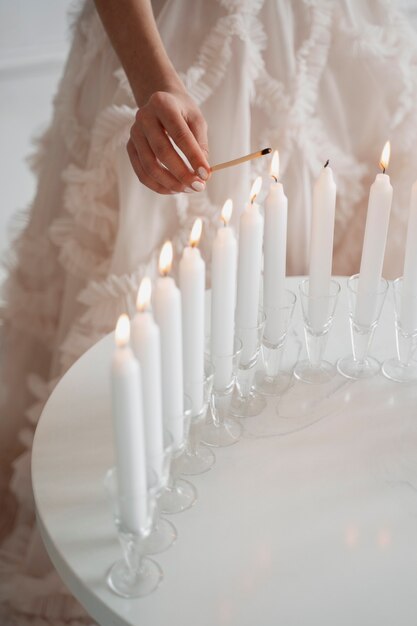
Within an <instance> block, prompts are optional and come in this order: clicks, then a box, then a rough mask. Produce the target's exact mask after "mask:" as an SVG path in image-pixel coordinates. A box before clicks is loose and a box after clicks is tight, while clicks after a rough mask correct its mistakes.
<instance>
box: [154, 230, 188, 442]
mask: <svg viewBox="0 0 417 626" xmlns="http://www.w3.org/2000/svg"><path fill="white" fill-rule="evenodd" d="M172 256H173V251H172V244H171V242H170V241H167V242H166V243H165V244H164V245H163V247H162V250H161V254H160V257H159V271H160V273H161V277H160V278H158V280H157V282H156V285H155V292H154V305H155V319H156V321H157V324H158V326H159V330H160V332H161V367H162V413H163V421H164V425H165V428H166V429H167V430H168V432H169V433H170V434H171V436H172V439H173V442H174V445H175V446H176V447H180V446H181V445H182V444H183V436H184V425H183V420H184V397H183V393H184V386H183V360H182V322H181V294H180V291H179V289H178V288H177V286H176V285H175V282H174V280H173V278H171V277H170V276H168V274H169V272H170V270H171V265H172Z"/></svg>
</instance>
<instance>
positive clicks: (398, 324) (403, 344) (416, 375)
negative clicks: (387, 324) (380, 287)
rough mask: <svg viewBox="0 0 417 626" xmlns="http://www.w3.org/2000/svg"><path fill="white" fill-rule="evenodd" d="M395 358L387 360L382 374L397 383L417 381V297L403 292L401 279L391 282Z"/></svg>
mask: <svg viewBox="0 0 417 626" xmlns="http://www.w3.org/2000/svg"><path fill="white" fill-rule="evenodd" d="M393 291H394V309H395V338H396V346H397V356H396V357H393V358H392V359H388V360H387V361H385V362H384V364H383V366H382V373H383V374H384V376H386V377H387V378H389V379H390V380H395V381H396V382H399V383H408V382H414V381H416V380H417V362H416V361H415V359H416V356H417V295H416V294H414V293H408V292H406V291H404V282H403V278H402V277H401V278H397V279H396V280H394V282H393Z"/></svg>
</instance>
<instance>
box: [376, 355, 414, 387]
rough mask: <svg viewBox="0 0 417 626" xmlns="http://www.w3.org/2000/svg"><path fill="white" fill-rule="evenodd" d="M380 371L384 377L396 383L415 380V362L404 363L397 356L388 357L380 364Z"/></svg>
mask: <svg viewBox="0 0 417 626" xmlns="http://www.w3.org/2000/svg"><path fill="white" fill-rule="evenodd" d="M382 373H383V374H384V376H385V377H386V378H389V379H390V380H394V381H395V382H397V383H411V382H415V381H416V380H417V363H416V362H414V364H413V363H411V364H408V365H405V364H404V363H401V361H400V360H399V359H397V358H392V359H388V361H385V362H384V364H383V366H382Z"/></svg>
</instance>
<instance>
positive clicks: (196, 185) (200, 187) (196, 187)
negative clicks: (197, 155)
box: [191, 180, 206, 191]
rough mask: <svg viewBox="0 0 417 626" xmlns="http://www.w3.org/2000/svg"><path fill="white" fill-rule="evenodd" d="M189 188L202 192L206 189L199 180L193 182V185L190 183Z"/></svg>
mask: <svg viewBox="0 0 417 626" xmlns="http://www.w3.org/2000/svg"><path fill="white" fill-rule="evenodd" d="M191 187H192V188H193V189H194V191H203V190H204V189H205V188H206V186H205V184H204V183H203V182H201V181H200V180H195V181H194V182H193V183H191Z"/></svg>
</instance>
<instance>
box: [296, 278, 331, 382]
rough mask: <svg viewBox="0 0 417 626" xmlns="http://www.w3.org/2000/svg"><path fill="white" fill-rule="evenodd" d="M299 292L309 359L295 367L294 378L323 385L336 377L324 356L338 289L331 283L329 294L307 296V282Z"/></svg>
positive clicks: (308, 281)
mask: <svg viewBox="0 0 417 626" xmlns="http://www.w3.org/2000/svg"><path fill="white" fill-rule="evenodd" d="M299 289H300V299H301V308H302V311H303V317H304V336H305V343H306V350H307V357H308V359H307V360H304V361H300V362H299V363H297V365H296V367H295V369H294V376H295V377H296V378H298V379H299V380H302V381H303V382H305V383H313V384H315V383H325V382H328V381H329V380H330V379H331V378H333V376H334V375H335V374H336V368H335V366H334V365H333V364H332V363H329V362H328V361H325V360H324V359H323V354H324V350H325V347H326V343H327V337H328V335H329V332H330V329H331V327H332V325H333V319H334V314H335V310H336V305H337V302H338V298H339V293H340V285H339V283H338V282H337V281H336V280H331V281H330V284H329V290H328V293H326V294H324V295H317V296H316V295H315V294H313V295H312V294H311V293H310V280H309V279H308V278H307V279H305V280H303V281H302V282H301V283H300V285H299Z"/></svg>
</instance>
